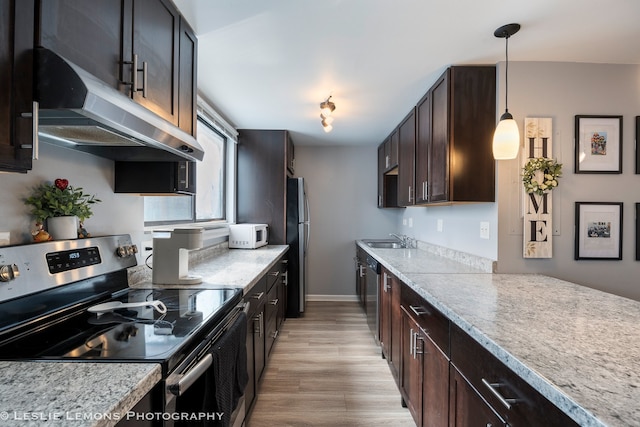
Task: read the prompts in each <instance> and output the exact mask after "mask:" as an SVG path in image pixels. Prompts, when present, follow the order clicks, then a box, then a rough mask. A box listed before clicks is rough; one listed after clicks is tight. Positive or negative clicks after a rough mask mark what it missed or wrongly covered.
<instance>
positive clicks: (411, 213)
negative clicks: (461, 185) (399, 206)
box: [398, 203, 498, 260]
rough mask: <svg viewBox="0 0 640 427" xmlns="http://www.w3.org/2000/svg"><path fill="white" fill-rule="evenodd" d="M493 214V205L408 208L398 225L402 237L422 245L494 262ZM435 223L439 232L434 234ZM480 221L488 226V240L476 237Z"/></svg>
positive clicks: (477, 204)
mask: <svg viewBox="0 0 640 427" xmlns="http://www.w3.org/2000/svg"><path fill="white" fill-rule="evenodd" d="M497 211H498V207H497V204H496V203H469V204H458V205H450V206H428V207H424V206H419V207H412V208H407V209H405V210H404V211H403V213H402V215H401V216H400V219H399V224H398V226H399V229H400V232H401V233H402V234H406V235H407V236H410V237H413V238H416V239H418V240H421V241H423V242H428V243H433V244H434V245H439V246H444V247H447V248H451V249H455V250H457V251H461V252H467V253H470V254H473V255H478V256H481V257H484V258H489V259H493V260H495V259H497V258H498V251H497V249H498V223H497V218H498V214H497ZM439 220H441V221H442V231H438V221H439ZM480 222H488V223H489V239H482V238H480ZM411 223H413V226H412V227H411V226H410V224H411Z"/></svg>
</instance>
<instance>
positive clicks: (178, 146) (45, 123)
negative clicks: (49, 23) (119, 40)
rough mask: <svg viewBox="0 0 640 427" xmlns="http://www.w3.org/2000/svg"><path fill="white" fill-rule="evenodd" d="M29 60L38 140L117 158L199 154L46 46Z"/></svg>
mask: <svg viewBox="0 0 640 427" xmlns="http://www.w3.org/2000/svg"><path fill="white" fill-rule="evenodd" d="M35 62H36V100H37V101H38V135H39V137H40V138H41V140H42V141H44V142H49V143H52V144H56V145H62V146H66V147H69V148H74V149H76V150H80V151H85V152H88V153H91V154H94V155H97V156H101V157H106V158H109V159H113V160H122V161H180V160H191V161H195V160H202V158H203V157H204V151H203V149H202V147H201V146H200V144H199V143H198V141H196V139H195V138H194V137H193V136H191V135H189V134H188V133H186V132H184V131H183V130H181V129H180V128H178V127H177V126H175V125H173V124H172V123H169V122H168V121H166V120H164V119H163V118H161V117H159V116H157V115H156V114H154V113H153V112H151V111H149V110H147V109H146V108H144V107H142V106H141V105H139V104H137V103H136V102H134V101H133V100H132V99H130V98H129V97H127V96H126V95H125V94H124V93H121V92H119V91H118V90H116V89H115V88H113V87H110V86H107V85H106V84H104V83H103V82H102V81H100V80H99V79H97V78H96V77H94V76H93V75H91V74H89V73H88V72H86V71H85V70H83V69H81V68H80V67H78V66H76V65H75V64H73V63H71V62H69V61H67V60H66V59H64V58H62V57H61V56H59V55H57V54H56V53H54V52H52V51H51V50H49V49H45V48H36V49H35Z"/></svg>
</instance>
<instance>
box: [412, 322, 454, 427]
mask: <svg viewBox="0 0 640 427" xmlns="http://www.w3.org/2000/svg"><path fill="white" fill-rule="evenodd" d="M418 339H419V340H420V341H421V344H422V348H423V354H422V357H423V364H422V375H423V377H422V425H423V426H424V427H446V426H447V425H448V423H449V358H448V357H447V356H445V355H444V353H442V351H441V350H440V348H439V347H438V346H437V345H436V344H435V343H434V342H433V341H432V340H431V338H430V337H429V335H427V334H425V333H424V332H423V331H420V334H419V336H418Z"/></svg>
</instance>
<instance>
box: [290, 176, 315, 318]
mask: <svg viewBox="0 0 640 427" xmlns="http://www.w3.org/2000/svg"><path fill="white" fill-rule="evenodd" d="M310 221H311V219H310V217H309V198H308V197H307V191H306V185H305V181H304V178H287V244H288V245H289V267H288V284H287V317H300V316H301V315H302V314H303V313H304V309H305V300H306V296H307V283H308V268H307V262H308V261H307V254H308V250H309V234H310Z"/></svg>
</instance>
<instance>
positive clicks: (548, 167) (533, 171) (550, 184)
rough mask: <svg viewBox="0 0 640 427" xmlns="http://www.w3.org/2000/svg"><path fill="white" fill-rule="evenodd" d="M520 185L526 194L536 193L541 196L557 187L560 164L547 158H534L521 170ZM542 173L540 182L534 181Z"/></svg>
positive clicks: (560, 173) (560, 172)
mask: <svg viewBox="0 0 640 427" xmlns="http://www.w3.org/2000/svg"><path fill="white" fill-rule="evenodd" d="M522 171H523V174H522V183H523V184H524V189H525V190H526V191H527V193H536V194H538V195H539V196H542V195H543V194H544V193H546V192H549V191H551V190H553V189H554V188H556V187H557V186H558V178H560V176H562V163H558V162H557V161H555V160H554V159H549V158H547V157H534V158H532V159H529V161H528V162H527V163H526V164H525V165H524V168H522ZM538 171H540V172H542V176H543V179H542V182H538V180H537V179H536V178H537V176H539V174H537V172H538Z"/></svg>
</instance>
